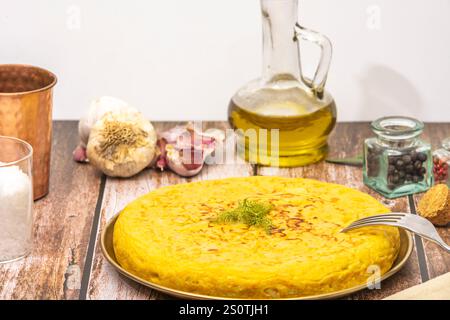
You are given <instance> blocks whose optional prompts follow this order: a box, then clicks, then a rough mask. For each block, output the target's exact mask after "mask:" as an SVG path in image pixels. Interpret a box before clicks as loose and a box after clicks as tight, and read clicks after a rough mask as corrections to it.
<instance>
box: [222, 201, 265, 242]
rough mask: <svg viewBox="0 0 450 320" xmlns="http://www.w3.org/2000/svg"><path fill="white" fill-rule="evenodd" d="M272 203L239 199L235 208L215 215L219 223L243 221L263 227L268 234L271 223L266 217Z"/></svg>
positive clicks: (248, 224)
mask: <svg viewBox="0 0 450 320" xmlns="http://www.w3.org/2000/svg"><path fill="white" fill-rule="evenodd" d="M272 209H273V205H272V204H270V203H263V202H258V201H252V200H249V199H245V200H243V201H240V202H239V204H238V206H237V208H235V209H232V210H229V211H226V212H223V213H221V214H220V215H219V216H218V217H217V220H216V221H217V222H219V223H238V222H240V223H244V224H246V225H247V226H254V227H259V228H263V229H264V230H266V232H267V233H268V234H270V232H271V230H272V228H273V224H272V221H271V220H270V219H269V217H267V215H268V214H269V213H270V211H271V210H272Z"/></svg>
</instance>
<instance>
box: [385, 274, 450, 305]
mask: <svg viewBox="0 0 450 320" xmlns="http://www.w3.org/2000/svg"><path fill="white" fill-rule="evenodd" d="M384 300H450V272H449V273H446V274H444V275H442V276H440V277H437V278H434V279H432V280H430V281H427V282H425V283H422V284H419V285H417V286H414V287H411V288H409V289H406V290H403V291H401V292H399V293H396V294H394V295H392V296H389V297H387V298H385V299H384Z"/></svg>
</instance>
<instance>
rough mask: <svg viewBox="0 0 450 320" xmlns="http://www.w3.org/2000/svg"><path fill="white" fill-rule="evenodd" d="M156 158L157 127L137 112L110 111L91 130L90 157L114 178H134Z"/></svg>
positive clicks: (88, 146)
mask: <svg viewBox="0 0 450 320" xmlns="http://www.w3.org/2000/svg"><path fill="white" fill-rule="evenodd" d="M124 133H125V134H124ZM121 135H124V137H122V136H121ZM130 137H131V138H130ZM130 141H131V142H130ZM155 155H156V132H155V130H154V128H153V125H152V124H151V123H150V121H148V120H146V119H145V118H144V117H143V116H142V115H141V114H140V113H136V112H133V110H131V111H127V112H108V113H106V114H104V115H103V117H102V118H101V119H100V120H98V121H97V122H96V123H95V125H94V126H93V127H92V129H91V132H90V136H89V142H88V144H87V157H88V159H89V162H90V163H91V164H93V165H94V166H95V167H97V168H98V169H99V170H101V171H102V172H103V173H104V174H106V175H108V176H110V177H121V178H128V177H131V176H134V175H136V174H137V173H139V172H141V171H142V170H143V169H145V168H146V167H147V166H148V165H149V164H150V163H151V162H152V160H153V159H154V158H155Z"/></svg>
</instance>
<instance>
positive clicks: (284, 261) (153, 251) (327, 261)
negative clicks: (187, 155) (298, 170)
mask: <svg viewBox="0 0 450 320" xmlns="http://www.w3.org/2000/svg"><path fill="white" fill-rule="evenodd" d="M244 199H256V200H260V201H265V202H270V203H272V205H273V206H274V208H273V210H272V211H271V212H270V214H269V216H270V218H271V219H272V221H273V224H274V225H275V227H276V229H275V230H274V231H273V232H272V233H271V234H268V233H267V232H266V231H265V230H264V229H262V228H257V227H248V226H246V225H244V224H239V223H238V224H218V223H217V222H213V221H212V220H214V218H216V217H217V216H218V215H219V214H220V213H221V212H224V211H226V210H230V209H232V208H235V207H236V206H237V204H238V203H239V201H242V200H244ZM387 212H389V210H388V209H387V208H386V207H384V206H383V205H381V204H380V203H379V202H378V201H377V200H375V199H374V198H372V197H371V196H369V195H367V194H364V193H362V192H359V191H356V190H353V189H349V188H347V187H344V186H340V185H335V184H329V183H324V182H319V181H315V180H307V179H291V178H279V177H248V178H231V179H224V180H216V181H202V182H196V183H189V184H179V185H175V186H169V187H164V188H160V189H157V190H155V191H153V192H151V193H149V194H147V195H145V196H143V197H141V198H140V199H138V200H136V201H134V202H132V203H130V204H129V205H128V206H127V207H126V208H125V209H124V210H123V212H122V213H121V214H120V216H119V218H118V220H117V222H116V224H115V228H114V250H115V254H116V257H117V260H118V262H119V263H120V265H121V266H122V267H123V268H125V269H126V270H128V271H129V272H131V273H133V274H135V275H137V276H139V277H141V278H143V279H146V280H148V281H150V282H153V283H155V284H159V285H162V286H166V287H169V288H172V289H177V290H181V291H186V292H191V293H198V294H204V295H211V296H217V297H232V298H253V299H256V298H269V299H270V298H289V297H303V296H310V295H318V294H324V293H330V292H334V291H338V290H342V289H346V288H350V287H353V286H356V285H359V284H365V283H366V282H367V279H368V278H369V277H370V276H371V275H372V274H371V273H368V268H369V267H371V266H373V265H377V266H379V268H380V270H381V274H384V273H386V272H387V271H389V269H390V268H391V267H392V264H393V262H394V260H395V258H396V257H397V254H398V250H399V246H400V238H399V232H398V230H397V229H396V228H391V227H370V228H364V229H360V230H357V231H352V232H349V233H339V231H340V230H341V229H342V228H343V227H345V226H347V225H348V224H350V223H351V222H353V221H354V220H357V219H360V218H363V217H366V216H371V215H375V214H381V213H387ZM371 269H372V268H371Z"/></svg>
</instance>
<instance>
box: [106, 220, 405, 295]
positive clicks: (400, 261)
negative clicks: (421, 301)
mask: <svg viewBox="0 0 450 320" xmlns="http://www.w3.org/2000/svg"><path fill="white" fill-rule="evenodd" d="M118 217H119V215H116V216H114V217H113V218H112V219H111V220H110V221H109V222H108V224H107V225H106V227H105V228H104V229H103V231H102V235H101V239H100V241H101V246H102V252H103V255H104V256H105V257H106V260H108V262H109V263H111V265H112V266H113V267H114V268H115V269H116V270H117V271H118V272H119V273H121V274H122V275H124V276H125V277H127V278H130V279H131V280H134V281H136V282H138V283H140V284H142V285H144V286H146V287H149V288H151V289H154V290H157V291H160V292H163V293H166V294H168V295H171V296H173V297H176V298H181V299H196V300H232V299H230V298H225V297H214V296H207V295H201V294H197V293H191V292H184V291H179V290H175V289H171V288H167V287H164V286H161V285H159V284H155V283H152V282H149V281H147V280H144V279H142V278H140V277H138V276H136V275H134V274H132V273H130V272H128V271H127V270H125V269H123V268H122V267H121V266H120V265H119V263H118V262H117V260H116V256H115V254H114V247H113V233H114V225H115V223H116V220H117V218H118ZM399 232H400V250H399V253H398V256H397V259H396V260H395V261H394V265H393V266H392V268H391V270H389V271H388V272H387V273H385V274H384V275H383V276H382V277H381V281H383V280H385V279H387V278H389V277H391V276H392V275H394V274H395V273H397V272H398V271H399V270H400V269H401V268H402V267H403V266H404V265H405V263H406V261H408V258H409V257H410V255H411V253H412V251H413V239H412V235H411V233H410V232H408V231H406V230H403V229H399ZM366 288H367V285H365V284H363V285H359V286H356V287H353V288H349V289H345V290H340V291H336V292H331V293H326V294H321V295H315V296H306V297H299V298H289V299H283V300H318V299H337V298H341V297H344V296H347V295H349V294H352V293H355V292H357V291H361V290H364V289H366Z"/></svg>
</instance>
